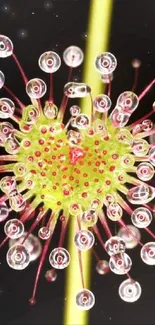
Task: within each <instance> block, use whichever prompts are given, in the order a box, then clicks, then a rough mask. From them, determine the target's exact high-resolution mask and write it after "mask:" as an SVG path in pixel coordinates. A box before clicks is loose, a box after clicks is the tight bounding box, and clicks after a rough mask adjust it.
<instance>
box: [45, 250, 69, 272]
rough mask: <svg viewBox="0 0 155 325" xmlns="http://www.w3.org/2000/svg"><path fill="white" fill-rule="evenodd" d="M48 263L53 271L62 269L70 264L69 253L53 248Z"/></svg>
mask: <svg viewBox="0 0 155 325" xmlns="http://www.w3.org/2000/svg"><path fill="white" fill-rule="evenodd" d="M49 262H50V264H51V266H52V267H54V268H55V269H64V268H65V267H67V266H68V265H69V263H70V255H69V252H68V251H67V250H66V249H65V248H63V247H58V248H54V249H53V250H52V251H51V253H50V255H49Z"/></svg>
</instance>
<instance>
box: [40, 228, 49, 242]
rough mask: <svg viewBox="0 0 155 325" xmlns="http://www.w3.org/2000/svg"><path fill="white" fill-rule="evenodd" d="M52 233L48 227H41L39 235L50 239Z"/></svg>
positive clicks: (44, 238)
mask: <svg viewBox="0 0 155 325" xmlns="http://www.w3.org/2000/svg"><path fill="white" fill-rule="evenodd" d="M50 235H51V232H50V229H49V228H48V227H41V228H40V229H39V231H38V236H39V237H40V238H41V239H43V240H46V239H48V238H49V237H50Z"/></svg>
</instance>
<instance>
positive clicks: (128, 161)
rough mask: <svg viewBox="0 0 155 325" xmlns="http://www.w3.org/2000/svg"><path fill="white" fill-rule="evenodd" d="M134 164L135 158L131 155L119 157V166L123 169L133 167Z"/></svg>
mask: <svg viewBox="0 0 155 325" xmlns="http://www.w3.org/2000/svg"><path fill="white" fill-rule="evenodd" d="M134 163H135V158H134V156H133V155H131V154H126V155H123V156H122V157H121V165H122V167H124V168H129V167H133V166H134Z"/></svg>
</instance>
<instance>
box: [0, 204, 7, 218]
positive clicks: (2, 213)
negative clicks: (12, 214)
mask: <svg viewBox="0 0 155 325" xmlns="http://www.w3.org/2000/svg"><path fill="white" fill-rule="evenodd" d="M8 215H9V209H8V207H7V205H6V203H5V202H1V203H0V222H2V221H4V220H5V219H6V218H7V217H8Z"/></svg>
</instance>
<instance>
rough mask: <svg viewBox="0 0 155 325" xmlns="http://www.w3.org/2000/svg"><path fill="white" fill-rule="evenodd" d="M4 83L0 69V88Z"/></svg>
mask: <svg viewBox="0 0 155 325" xmlns="http://www.w3.org/2000/svg"><path fill="white" fill-rule="evenodd" d="M4 83H5V76H4V73H3V72H2V71H0V89H1V88H2V87H3V86H4Z"/></svg>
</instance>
